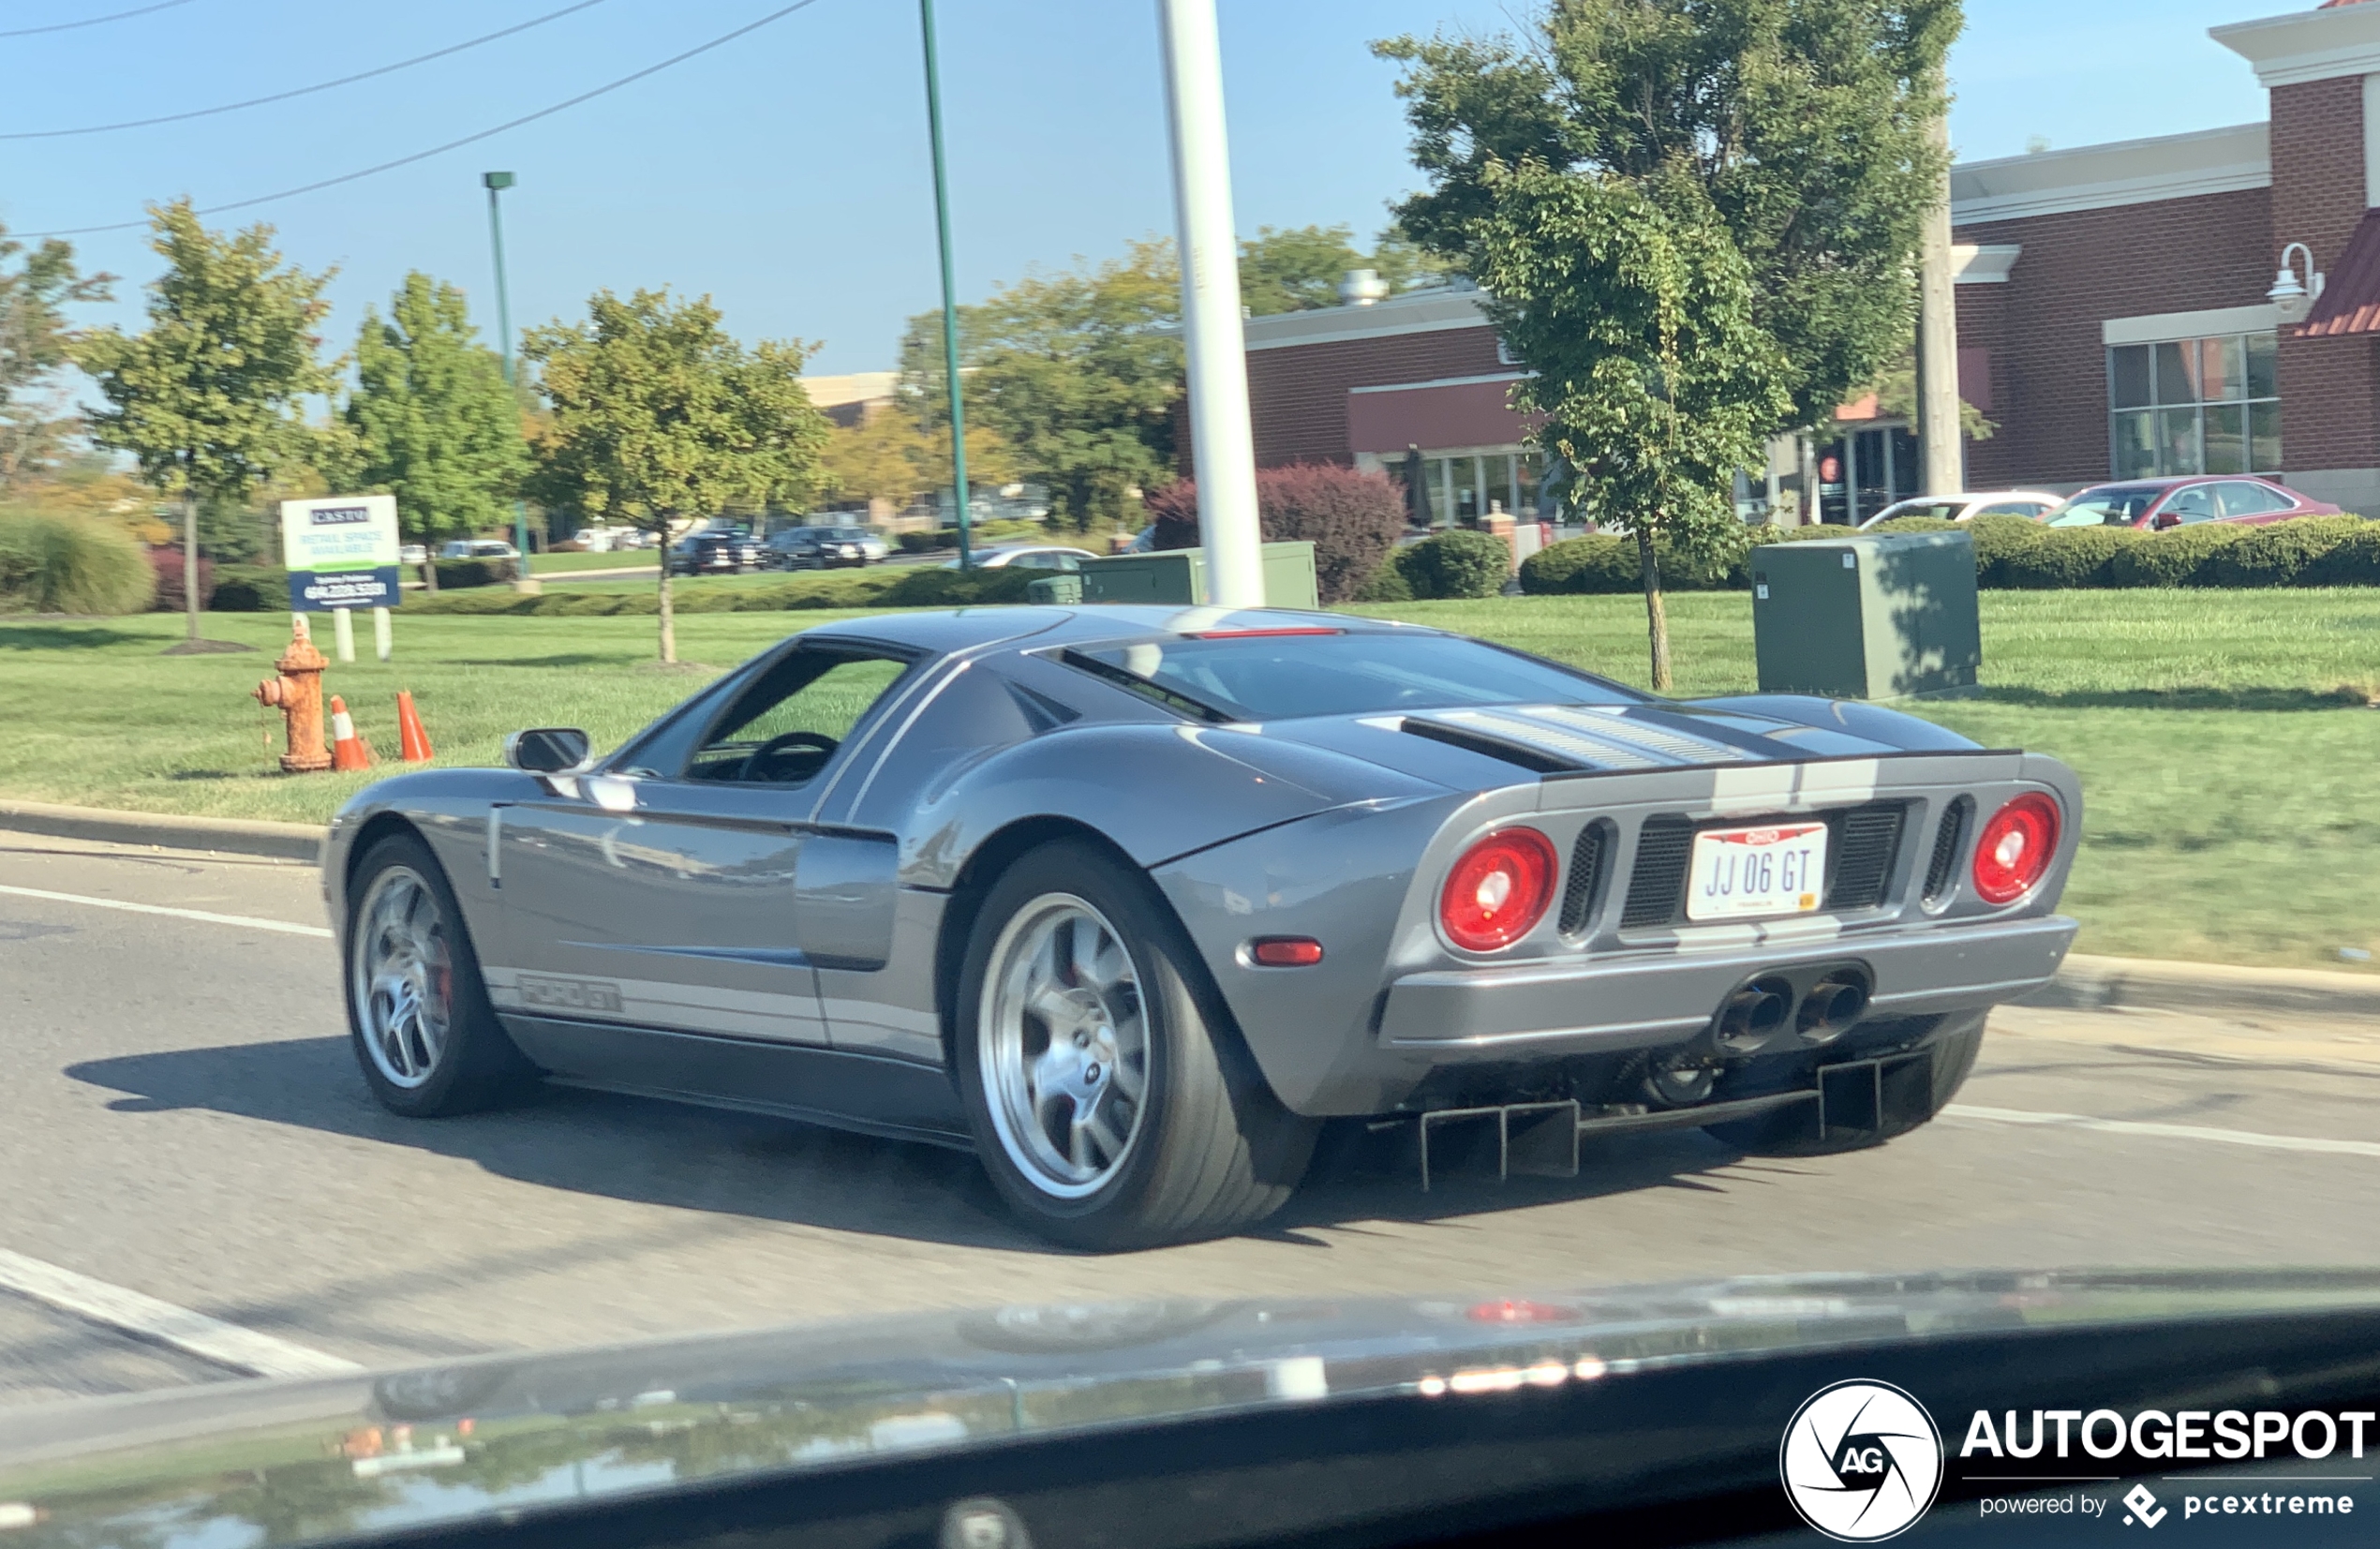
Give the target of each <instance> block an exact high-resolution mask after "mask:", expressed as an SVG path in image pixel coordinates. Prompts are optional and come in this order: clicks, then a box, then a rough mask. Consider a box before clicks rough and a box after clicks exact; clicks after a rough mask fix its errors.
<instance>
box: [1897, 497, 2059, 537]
mask: <svg viewBox="0 0 2380 1549" xmlns="http://www.w3.org/2000/svg"><path fill="white" fill-rule="evenodd" d="M2065 503H2066V497H2064V496H2063V495H2048V494H2045V493H2043V492H2042V491H2040V490H2038V489H1999V490H1992V491H1990V492H1988V493H1986V494H1981V495H1974V494H1962V495H1920V496H1918V497H1917V498H1916V499H1910V500H1902V501H1900V502H1899V503H1898V504H1897V505H1888V506H1886V507H1885V508H1884V509H1883V510H1882V511H1880V512H1878V513H1877V514H1875V515H1873V516H1870V517H1869V518H1867V520H1866V521H1864V522H1862V523H1860V524H1859V525H1860V526H1861V527H1862V528H1871V527H1874V526H1875V525H1876V524H1877V523H1879V522H1889V521H1892V520H1893V519H1894V518H1896V517H1899V516H1941V517H1946V518H1947V519H1949V520H1951V521H1954V522H1968V521H1972V520H1974V519H1975V518H1976V517H1978V516H2022V517H2024V518H2025V519H2026V520H2027V521H2030V522H2038V521H2040V520H2041V519H2042V518H2043V517H2044V516H2045V515H2047V514H2049V513H2050V512H2051V511H2053V510H2055V509H2056V508H2057V507H2059V506H2061V505H2064V504H2065Z"/></svg>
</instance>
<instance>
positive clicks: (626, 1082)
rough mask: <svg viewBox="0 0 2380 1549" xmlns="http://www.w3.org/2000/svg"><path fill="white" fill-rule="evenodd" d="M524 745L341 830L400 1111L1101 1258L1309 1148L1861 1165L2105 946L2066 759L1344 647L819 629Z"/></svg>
mask: <svg viewBox="0 0 2380 1549" xmlns="http://www.w3.org/2000/svg"><path fill="white" fill-rule="evenodd" d="M507 757H508V761H509V763H510V766H511V767H507V768H497V769H439V770H433V771H427V772H422V773H414V774H407V775H402V776H399V777H397V778H395V779H393V780H388V781H384V782H380V783H379V784H377V785H375V786H373V787H372V788H370V789H369V790H367V791H365V792H364V793H363V794H362V795H360V796H358V797H356V798H355V799H354V800H353V801H351V802H350V803H349V804H348V806H347V807H346V809H345V810H344V811H342V812H340V813H339V815H338V817H337V819H336V820H335V823H334V824H333V827H332V830H331V840H330V843H329V846H328V848H327V850H326V852H325V855H324V868H323V876H324V884H325V888H326V891H327V892H328V894H329V898H330V903H331V908H332V913H333V915H334V916H335V925H336V926H337V928H338V934H339V939H340V941H341V944H342V948H343V952H344V958H345V973H344V979H345V985H346V990H347V1004H348V1014H349V1018H350V1024H351V1027H352V1030H353V1034H354V1040H355V1049H356V1053H357V1055H358V1058H359V1060H360V1062H361V1064H362V1065H363V1070H364V1079H365V1080H367V1081H368V1082H369V1083H370V1084H371V1087H372V1089H373V1091H374V1093H375V1094H376V1095H378V1096H379V1100H380V1101H381V1102H383V1103H385V1104H386V1105H387V1106H388V1107H390V1108H391V1109H394V1110H396V1111H397V1112H399V1113H404V1114H410V1115H418V1116H422V1117H430V1116H434V1115H439V1114H446V1113H454V1112H457V1111H461V1110H468V1109H472V1108H478V1107H483V1106H486V1105H488V1104H491V1103H494V1102H497V1101H499V1100H500V1099H502V1098H503V1097H504V1096H505V1095H508V1094H512V1093H514V1092H517V1091H519V1090H521V1089H522V1087H523V1086H524V1084H525V1083H528V1082H530V1081H533V1080H537V1079H539V1078H541V1077H542V1078H543V1079H544V1080H554V1081H561V1082H567V1083H571V1084H573V1085H579V1086H588V1087H600V1088H604V1089H608V1090H613V1091H620V1092H632V1093H641V1094H647V1095H655V1096H663V1097H672V1098H677V1099H681V1100H686V1101H691V1102H697V1103H708V1104H716V1105H721V1106H724V1107H730V1108H737V1109H749V1110H761V1111H765V1112H769V1113H778V1114H784V1115H787V1116H790V1117H794V1118H798V1119H805V1120H812V1121H817V1122H820V1123H825V1124H831V1125H845V1126H848V1127H850V1128H854V1129H858V1130H864V1131H867V1132H869V1133H871V1134H877V1135H884V1136H889V1137H895V1138H899V1139H911V1140H923V1141H930V1142H935V1143H940V1144H945V1145H953V1146H961V1147H968V1148H972V1149H973V1150H974V1151H975V1152H976V1153H977V1154H979V1155H981V1157H982V1158H983V1161H984V1165H985V1166H986V1168H987V1169H989V1172H990V1174H991V1176H992V1178H993V1179H994V1181H995V1182H996V1183H997V1184H998V1185H999V1187H1000V1189H1001V1192H1002V1193H1003V1194H1004V1196H1005V1197H1006V1198H1007V1199H1008V1200H1009V1201H1011V1202H1012V1203H1013V1205H1014V1206H1015V1207H1016V1209H1017V1212H1018V1214H1019V1215H1020V1216H1021V1217H1023V1219H1024V1220H1025V1221H1027V1222H1028V1223H1030V1224H1031V1225H1032V1226H1033V1227H1034V1228H1035V1229H1038V1230H1040V1231H1041V1232H1043V1233H1046V1234H1047V1235H1049V1236H1050V1237H1052V1238H1055V1239H1057V1240H1059V1241H1061V1242H1064V1243H1068V1244H1076V1245H1079V1246H1085V1247H1094V1248H1113V1247H1124V1246H1131V1245H1136V1244H1151V1243H1158V1242H1166V1241H1172V1240H1178V1239H1181V1238H1184V1237H1190V1236H1196V1235H1202V1234H1212V1233H1217V1232H1225V1231H1229V1230H1232V1229H1236V1228H1240V1227H1243V1226H1245V1225H1247V1224H1248V1223H1250V1222H1253V1221H1256V1220H1258V1219H1260V1218H1261V1217H1263V1216H1264V1215H1266V1214H1268V1213H1270V1212H1272V1210H1274V1209H1276V1208H1277V1207H1278V1206H1279V1205H1280V1204H1281V1203H1282V1201H1283V1200H1284V1199H1287V1197H1288V1195H1289V1193H1290V1191H1291V1190H1292V1189H1294V1188H1295V1187H1296V1186H1297V1184H1298V1182H1299V1180H1300V1178H1301V1176H1302V1174H1303V1173H1304V1172H1305V1170H1306V1169H1307V1167H1308V1164H1309V1161H1310V1160H1311V1158H1312V1156H1313V1154H1314V1152H1315V1147H1316V1138H1317V1136H1318V1135H1321V1134H1323V1133H1324V1132H1325V1131H1326V1130H1328V1131H1330V1132H1331V1134H1332V1136H1333V1137H1334V1144H1335V1143H1336V1142H1337V1141H1338V1140H1339V1139H1346V1140H1347V1142H1348V1143H1350V1144H1356V1145H1359V1146H1379V1145H1387V1146H1390V1147H1401V1148H1402V1149H1403V1151H1404V1154H1405V1155H1406V1158H1407V1159H1408V1160H1409V1161H1412V1162H1415V1163H1418V1166H1419V1169H1420V1172H1421V1182H1422V1183H1423V1184H1424V1185H1425V1186H1426V1184H1427V1183H1428V1181H1429V1178H1430V1176H1431V1169H1432V1168H1433V1166H1434V1165H1435V1167H1436V1169H1438V1171H1439V1172H1440V1173H1441V1174H1443V1173H1444V1171H1445V1170H1446V1169H1448V1168H1449V1167H1451V1166H1457V1165H1460V1166H1463V1167H1465V1168H1484V1169H1489V1170H1491V1171H1494V1172H1499V1173H1512V1172H1540V1173H1555V1174H1560V1173H1566V1172H1575V1171H1576V1169H1577V1167H1578V1157H1579V1145H1580V1141H1581V1139H1582V1138H1588V1139H1592V1138H1596V1137H1599V1136H1604V1135H1612V1134H1622V1133H1628V1132H1631V1131H1639V1130H1649V1129H1659V1128H1665V1127H1687V1126H1699V1127H1703V1128H1707V1129H1709V1130H1710V1131H1711V1132H1712V1133H1713V1134H1715V1135H1718V1137H1720V1138H1721V1139H1724V1140H1726V1141H1728V1142H1729V1143H1731V1144H1734V1145H1737V1146H1740V1147H1743V1148H1745V1149H1748V1150H1761V1151H1788V1152H1792V1151H1804V1152H1807V1151H1814V1150H1833V1149H1841V1148H1845V1147H1850V1146H1857V1145H1869V1144H1874V1143H1876V1142H1878V1141H1880V1140H1882V1139H1886V1138H1889V1137H1890V1136H1892V1135H1895V1134H1897V1133H1900V1132H1902V1131H1904V1130H1908V1129H1911V1128H1913V1127H1914V1126H1916V1125H1921V1124H1923V1123H1925V1122H1926V1120H1927V1119H1929V1118H1931V1117H1932V1116H1933V1115H1934V1114H1935V1113H1936V1112H1937V1111H1939V1110H1941V1107H1942V1105H1943V1104H1945V1103H1946V1102H1948V1101H1949V1100H1950V1097H1951V1095H1952V1094H1953V1093H1954V1092H1956V1090H1957V1088H1958V1085H1959V1083H1960V1082H1961V1081H1962V1080H1964V1079H1965V1078H1966V1075H1967V1073H1968V1071H1969V1069H1970V1068H1971V1065H1973V1063H1974V1059H1975V1051H1976V1047H1977V1045H1978V1043H1979V1042H1980V1040H1981V1039H1982V1036H1983V1031H1984V1019H1985V1015H1986V1012H1987V1011H1988V1010H1989V1008H1990V1007H1991V1006H1992V1005H1995V1004H1997V1003H2000V1002H2001V1001H2005V1000H2008V999H2011V998H2013V997H2016V996H2018V995H2022V994H2024V993H2025V992H2026V991H2027V990H2031V989H2034V988H2035V987H2037V986H2039V985H2041V984H2043V983H2044V982H2045V981H2046V980H2047V979H2048V978H2049V977H2050V976H2051V975H2052V974H2053V973H2054V972H2055V971H2056V969H2057V967H2058V964H2059V961H2060V959H2061V958H2062V957H2063V956H2064V954H2065V951H2066V948H2067V946H2068V944H2069V942H2070V941H2071V940H2072V938H2073V935H2074V931H2075V925H2074V922H2073V921H2072V920H2070V919H2067V918H2064V917H2062V916H2059V915H2058V914H2056V913H2055V912H2054V911H2055V908H2056V905H2057V902H2058V897H2059V892H2060V888H2061V887H2062V886H2063V885H2064V882H2065V878H2066V872H2067V868H2068V866H2069V864H2070V863H2071V860H2072V857H2073V854H2074V849H2075V836H2076V830H2077V827H2078V823H2079V819H2080V816H2081V793H2080V789H2079V787H2078V786H2077V784H2076V782H2075V776H2074V774H2073V773H2072V771H2070V770H2069V769H2067V768H2066V767H2064V766H2063V765H2060V764H2059V763H2057V762H2056V761H2054V760H2052V759H2048V758H2044V757H2041V756H2039V755H2037V754H2032V753H2025V752H2013V751H2007V750H1996V749H1986V748H1980V747H1977V746H1976V745H1975V744H1973V743H1971V742H1969V741H1967V740H1965V739H1963V738H1961V737H1956V736H1954V735H1953V734H1951V733H1949V732H1947V731H1944V730H1942V729H1941V728H1940V727H1938V726H1935V725H1932V724H1930V723H1928V722H1923V721H1919V720H1916V719H1913V718H1911V717H1909V716H1905V715H1901V714H1898V713H1897V712H1895V711H1892V710H1888V709H1884V708H1881V707H1875V706H1870V705H1865V704H1858V703H1848V702H1836V701H1829V700H1821V699H1804V698H1790V697H1783V696H1762V697H1754V698H1737V699H1715V700H1703V701H1697V702H1692V703H1683V704H1681V703H1677V702H1673V701H1670V700H1664V699H1656V698H1653V697H1650V696H1648V695H1645V694H1643V693H1637V692H1635V691H1633V690H1630V689H1628V688H1625V687H1622V686H1621V685H1619V684H1616V683H1613V682H1610V681H1607V680H1605V679H1603V678H1596V677H1593V676H1591V675H1589V674H1585V673H1582V672H1578V671H1575V670H1573V669H1571V668H1569V667H1565V666H1561V665H1558V664H1556V663H1551V662H1546V661H1542V660H1540V659H1538V658H1535V657H1531V656H1527V655H1524V654H1522V653H1520V652H1517V651H1512V650H1508V649H1505V648H1501V647H1497V646H1493V645H1488V644H1485V643H1483V642H1480V641H1477V640H1472V639H1467V638H1465V637H1463V636H1460V635H1455V634H1449V633H1440V632H1437V631H1434V630H1428V629H1421V628H1416V627H1413V626H1409V625H1403V624H1391V623H1377V622H1372V621H1367V620H1362V619H1358V618H1346V617H1342V616H1336V615H1312V614H1296V613H1281V612H1226V611H1221V610H1213V609H1199V610H1192V611H1181V610H1173V609H1161V608H1131V607H1091V608H1072V609H1069V608H1034V607H1010V608H993V609H974V610H967V611H961V612H956V613H915V614H906V615H900V616H897V617H887V618H872V619H863V620H858V621H855V622H850V623H841V624H834V625H828V626H825V627H822V628H818V629H812V630H810V631H807V632H805V633H800V634H797V635H795V636H794V637H793V638H791V639H788V640H786V641H785V642H783V643H782V644H781V645H780V646H778V647H776V648H772V649H770V650H768V651H766V652H764V653H763V654H762V655H760V656H759V657H757V658H755V659H754V660H752V661H751V662H749V663H745V664H744V665H743V666H742V667H740V668H738V669H737V670H736V671H735V672H732V673H730V674H728V675H727V676H726V677H724V678H721V679H720V680H718V681H717V682H715V683H713V684H711V685H710V686H709V687H707V688H706V689H704V690H703V691H702V692H701V693H697V694H695V695H694V696H693V697H692V698H691V699H689V700H687V701H686V702H685V703H684V704H682V705H680V706H678V707H677V708H676V709H674V710H672V711H671V712H669V713H668V714H667V715H665V716H663V717H662V719H661V720H659V721H658V722H654V723H653V725H651V726H650V727H648V728H647V730H645V731H644V732H642V733H641V734H639V735H638V736H636V737H633V738H632V739H631V740H630V741H629V742H628V743H627V745H626V746H624V747H622V748H620V749H619V750H618V751H617V752H612V753H610V754H608V755H606V756H603V757H601V758H590V757H589V756H588V738H587V736H586V734H584V733H581V732H574V731H558V730H544V731H528V732H522V733H520V734H518V735H517V736H515V737H513V739H512V741H511V743H510V744H509V746H508V749H507Z"/></svg>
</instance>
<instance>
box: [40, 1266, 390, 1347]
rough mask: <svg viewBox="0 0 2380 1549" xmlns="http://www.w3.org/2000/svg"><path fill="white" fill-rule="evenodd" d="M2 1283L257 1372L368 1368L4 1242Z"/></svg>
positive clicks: (78, 1314)
mask: <svg viewBox="0 0 2380 1549" xmlns="http://www.w3.org/2000/svg"><path fill="white" fill-rule="evenodd" d="M0 1289H7V1290H12V1291H15V1292H17V1293H18V1294H19V1295H21V1296H28V1297H31V1298H32V1299H33V1300H34V1301H36V1302H42V1303H48V1304H49V1305H51V1306H52V1307H56V1308H58V1309H59V1310H60V1311H62V1312H69V1313H72V1314H74V1315H75V1316H76V1317H78V1318H90V1319H91V1320H92V1321H94V1322H98V1323H105V1324H107V1325H109V1326H110V1327H111V1328H117V1329H122V1330H124V1331H125V1332H126V1333H135V1334H139V1335H141V1337H143V1338H146V1339H154V1340H156V1341H158V1342H159V1343H161V1344H166V1345H171V1346H172V1347H173V1348H176V1349H181V1350H187V1351H189V1352H190V1353H191V1354H192V1355H198V1356H203V1357H205V1358H206V1359H207V1360H209V1361H212V1362H214V1363H216V1364H217V1365H222V1366H229V1367H231V1368H232V1369H233V1370H234V1371H243V1372H252V1373H254V1374H255V1375H257V1376H258V1377H335V1376H336V1375H338V1374H339V1373H341V1372H359V1371H362V1370H363V1369H364V1368H363V1367H362V1366H360V1365H358V1364H356V1363H354V1362H352V1361H347V1360H342V1359H341V1358H340V1357H338V1356H335V1355H325V1354H324V1353H323V1352H322V1351H320V1350H317V1349H309V1348H306V1347H305V1346H304V1345H293V1344H291V1343H290V1341H288V1340H286V1339H276V1338H275V1337H274V1336H273V1335H272V1334H269V1333H257V1332H256V1331H255V1330H254V1329H244V1328H241V1327H239V1326H238V1325H237V1324H233V1323H226V1322H224V1321H223V1320H222V1319H221V1318H209V1317H208V1316H207V1315H206V1314H204V1313H201V1312H192V1311H191V1310H190V1309H189V1308H187V1307H177V1306H175V1305H174V1304H173V1303H171V1302H160V1301H158V1300H157V1299H156V1297H154V1296H144V1295H142V1294H141V1292H139V1291H136V1290H127V1289H126V1288H124V1287H122V1286H112V1285H110V1284H108V1283H107V1282H106V1281H104V1280H94V1279H92V1278H91V1277H90V1276H89V1275H87V1274H77V1273H74V1271H72V1270H67V1269H60V1268H59V1267H58V1266H57V1265H55V1264H45V1263H43V1262H42V1261H41V1260H40V1259H27V1258H26V1257H25V1256H24V1255H22V1254H21V1253H10V1252H9V1251H8V1250H7V1249H6V1248H0Z"/></svg>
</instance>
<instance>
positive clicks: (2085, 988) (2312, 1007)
mask: <svg viewBox="0 0 2380 1549" xmlns="http://www.w3.org/2000/svg"><path fill="white" fill-rule="evenodd" d="M7 829H14V830H16V831H17V832H19V833H29V834H52V835H57V836H61V837H63V838H67V839H83V840H96V841H100V842H109V843H116V844H156V845H161V846H164V847H165V848H167V849H173V850H214V851H217V852H220V853H223V854H227V855H242V856H269V857H271V858H273V859H275V860H302V861H305V862H306V863H307V864H309V865H312V864H316V863H318V862H319V861H320V858H321V850H322V838H323V831H322V830H321V829H320V828H316V827H308V826H307V825H305V824H303V823H257V822H251V821H248V820H245V819H241V818H226V817H174V816H170V815H168V814H165V813H161V812H108V811H104V810H102V809H99V808H96V807H60V806H53V805H51V804H49V803H47V802H38V801H11V800H0V830H7ZM2024 1004H2025V1005H2039V1006H2050V1007H2058V1008H2062V1009H2068V1010H2084V1011H2099V1010H2105V1009H2108V1008H2110V1007H2113V1006H2132V1007H2138V1008H2142V1009H2152V1010H2159V1011H2235V1012H2258V1011H2261V1012H2282V1013H2288V1014H2295V1015H2298V1016H2313V1017H2380V975H2363V974H2326V973H2322V972H2320V971H2318V970H2311V969H2293V968H2235V967H2230V966H2227V965H2224V964H2220V963H2195V962H2164V961H2159V960H2157V959H2154V958H2100V957H2089V956H2086V955H2084V954H2082V953H2079V952H2077V953H2075V954H2074V955H2073V956H2071V957H2069V958H2068V959H2067V960H2066V962H2065V966H2064V967H2062V968H2060V970H2059V971H2058V977H2057V978H2056V979H2054V980H2052V981H2051V982H2050V984H2049V985H2048V987H2047V988H2046V989H2044V990H2037V991H2035V992H2034V993H2032V994H2031V995H2029V996H2027V997H2026V998H2025V1001H2024Z"/></svg>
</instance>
